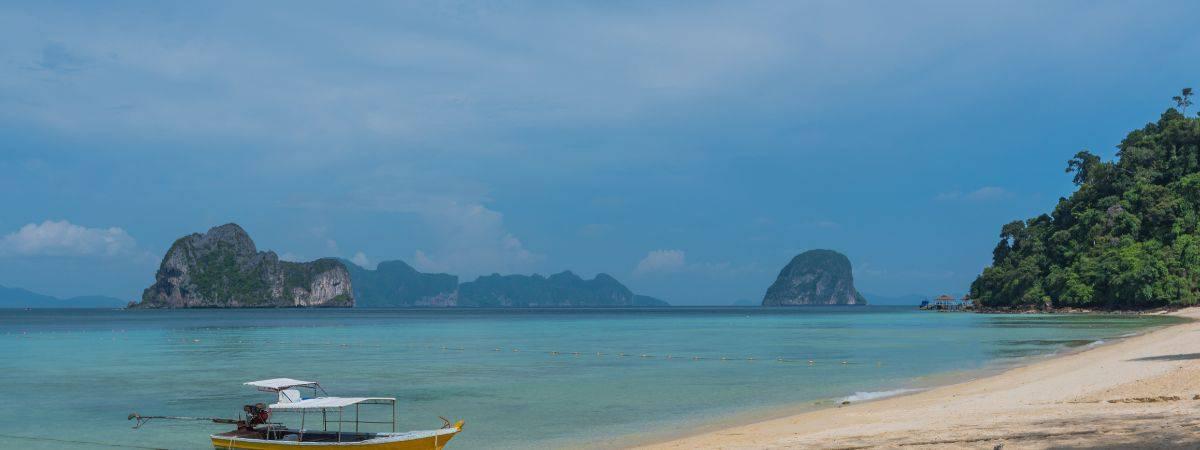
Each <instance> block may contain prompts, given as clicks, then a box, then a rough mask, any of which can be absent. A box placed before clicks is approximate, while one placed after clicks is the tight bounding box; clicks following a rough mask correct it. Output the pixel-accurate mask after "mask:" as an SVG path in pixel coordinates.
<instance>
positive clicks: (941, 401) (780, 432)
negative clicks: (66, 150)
mask: <svg viewBox="0 0 1200 450" xmlns="http://www.w3.org/2000/svg"><path fill="white" fill-rule="evenodd" d="M1172 314H1174V315H1178V316H1182V317H1188V318H1192V319H1200V308H1191V309H1187V310H1182V311H1178V312H1175V313H1172ZM1198 394H1200V321H1194V322H1188V323H1183V324H1179V325H1174V326H1170V327H1166V328H1163V329H1160V330H1155V331H1153V332H1150V333H1147V334H1143V335H1140V336H1135V337H1131V338H1128V339H1125V340H1122V341H1120V342H1116V343H1113V344H1110V345H1103V346H1099V347H1096V348H1093V349H1090V350H1086V351H1082V352H1078V353H1073V354H1069V355H1064V356H1061V357H1057V358H1053V359H1050V360H1046V361H1041V362H1038V363H1034V364H1031V365H1028V366H1024V367H1019V368H1016V369H1012V370H1009V371H1006V372H1003V373H1001V374H997V375H994V376H989V377H986V378H980V379H976V380H971V381H967V382H962V383H958V384H954V385H949V386H944V387H939V388H936V389H932V390H928V391H923V392H920V393H916V394H912V395H906V396H901V397H892V398H887V399H882V400H878V401H873V402H866V403H861V404H851V405H846V406H841V407H837V408H831V409H824V410H819V411H813V412H808V413H803V414H797V415H794V416H790V417H784V418H779V419H774V420H769V421H763V422H759V423H754V424H750V425H745V426H737V427H732V428H728V429H722V430H717V431H711V432H706V433H703V434H698V435H694V436H690V437H686V438H682V439H677V440H672V441H668V442H662V443H657V444H652V445H649V446H646V447H644V448H650V449H697V448H711V449H764V448H901V447H903V448H936V449H942V448H989V449H990V448H996V446H999V445H1003V448H1006V449H1010V448H1022V449H1024V448H1034V449H1037V448H1200V398H1197V397H1198Z"/></svg>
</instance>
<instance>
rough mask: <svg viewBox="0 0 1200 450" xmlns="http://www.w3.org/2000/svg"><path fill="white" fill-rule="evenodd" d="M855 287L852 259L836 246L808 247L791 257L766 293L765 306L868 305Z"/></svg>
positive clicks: (764, 297) (763, 302)
mask: <svg viewBox="0 0 1200 450" xmlns="http://www.w3.org/2000/svg"><path fill="white" fill-rule="evenodd" d="M865 304H867V299H866V298H864V297H863V296H862V294H860V293H859V292H858V290H857V289H855V288H854V273H853V272H852V271H851V268H850V259H849V258H847V257H846V255H843V254H841V253H838V252H836V251H833V250H809V251H806V252H804V253H801V254H799V255H796V257H794V258H792V260H791V262H789V263H788V264H787V265H786V266H784V268H783V270H781V271H779V276H778V277H777V278H776V279H775V283H773V284H771V287H770V288H768V289H767V293H766V295H764V296H763V301H762V305H763V306H799V305H865Z"/></svg>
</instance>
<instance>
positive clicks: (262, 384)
mask: <svg viewBox="0 0 1200 450" xmlns="http://www.w3.org/2000/svg"><path fill="white" fill-rule="evenodd" d="M243 384H245V385H247V386H254V387H256V388H259V389H264V390H269V391H279V390H283V389H287V388H290V387H296V386H312V385H315V384H317V382H316V381H300V380H296V379H292V378H272V379H270V380H258V381H247V382H245V383H243Z"/></svg>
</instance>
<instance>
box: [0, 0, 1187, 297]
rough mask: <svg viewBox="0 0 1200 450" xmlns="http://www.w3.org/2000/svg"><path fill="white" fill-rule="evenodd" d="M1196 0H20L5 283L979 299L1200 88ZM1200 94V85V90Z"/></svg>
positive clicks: (7, 168)
mask: <svg viewBox="0 0 1200 450" xmlns="http://www.w3.org/2000/svg"><path fill="white" fill-rule="evenodd" d="M1197 13H1200V4H1197V3H1194V2H1166V1H1164V2H1155V3H1152V4H1136V3H1132V2H1105V1H1086V2H1071V1H1062V2H1033V1H1029V2H918V1H914V2H866V1H859V2H802V1H781V2H774V1H758V2H750V3H746V2H608V1H605V2H522V1H511V2H420V3H418V2H411V3H410V2H379V3H373V2H355V3H353V4H348V5H343V4H336V3H328V2H326V3H305V2H291V1H289V2H227V3H224V2H203V3H201V2H112V3H107V2H106V3H104V4H100V3H96V2H81V3H57V2H56V3H51V2H23V1H9V2H3V3H2V4H0V202H2V204H3V211H4V213H3V214H0V285H5V286H17V287H23V288H27V289H30V290H34V291H37V292H41V293H46V294H50V295H57V296H72V295H85V294H102V295H111V296H116V297H119V298H123V299H134V298H138V297H140V294H141V290H142V289H144V288H145V287H147V286H149V285H150V284H151V283H152V282H153V279H154V271H155V269H156V268H157V265H158V263H159V261H160V259H161V257H162V254H163V253H164V252H165V251H166V249H167V248H168V247H169V246H170V245H171V243H172V242H173V241H174V240H175V239H177V238H179V237H181V236H183V235H186V234H189V233H194V232H203V231H205V230H207V229H208V228H210V227H213V226H217V225H221V224H224V223H228V222H236V223H238V224H240V225H242V226H243V227H244V228H245V229H246V230H247V231H248V232H249V233H250V234H251V236H252V237H253V238H254V240H255V242H256V243H257V244H258V247H259V248H260V249H263V250H265V249H270V250H274V251H275V252H277V253H279V254H280V255H281V257H283V258H284V259H289V260H296V261H304V260H311V259H315V258H319V257H325V256H336V257H342V258H348V259H353V260H354V261H356V262H359V263H361V264H363V265H366V266H368V267H373V266H374V264H377V263H378V262H379V261H385V260H392V259H401V260H404V261H406V262H408V263H410V264H412V265H414V266H415V267H417V268H418V269H420V270H423V271H433V272H449V273H454V274H457V275H459V276H460V277H461V278H462V279H464V280H470V279H473V278H474V277H476V276H479V275H486V274H491V273H502V274H509V273H541V274H550V273H556V272H559V271H562V270H568V269H569V270H572V271H574V272H576V273H579V274H581V275H584V276H588V277H590V276H592V275H595V274H596V273H601V272H603V273H608V274H610V275H613V276H615V277H616V278H618V279H619V280H621V281H622V282H623V283H625V284H626V285H628V286H629V287H630V288H631V289H633V290H634V291H635V292H638V293H642V294H647V295H653V296H656V297H659V298H663V299H665V300H667V301H670V302H671V303H673V304H680V305H726V304H730V303H733V302H735V301H745V300H751V301H757V300H760V299H761V298H762V295H763V293H764V292H765V291H766V288H767V286H769V285H770V284H771V282H772V281H773V280H774V278H775V276H776V275H777V274H778V273H779V270H780V269H781V268H782V267H783V265H785V264H786V263H787V262H788V261H789V260H790V259H791V258H792V257H793V256H794V255H796V254H797V253H799V252H802V251H804V250H808V249H814V248H828V249H834V250H838V251H841V252H843V253H845V254H846V255H847V256H848V257H849V258H850V260H851V262H852V264H853V266H854V272H855V273H854V275H855V281H856V284H857V285H858V288H859V290H861V291H863V292H864V293H866V294H867V296H868V299H869V298H870V297H871V295H878V296H902V295H909V294H919V295H934V294H938V293H942V292H949V293H962V292H965V291H966V290H967V289H968V287H969V285H970V283H971V281H972V280H974V278H975V277H976V275H978V273H979V272H980V271H981V270H982V269H983V268H984V267H985V266H986V265H987V264H988V263H989V262H990V257H991V250H992V248H993V247H994V246H995V244H996V242H997V241H998V234H999V229H1000V226H1001V225H1002V224H1004V223H1006V222H1009V221H1011V220H1014V219H1023V218H1028V217H1032V216H1035V215H1037V214H1040V213H1042V212H1049V211H1050V210H1051V209H1052V208H1053V205H1054V203H1055V202H1056V201H1057V199H1058V198H1059V197H1061V196H1065V195H1069V194H1070V192H1071V191H1072V188H1073V186H1072V184H1071V180H1070V176H1069V175H1067V174H1065V173H1064V169H1065V167H1066V160H1067V159H1069V158H1070V157H1071V156H1072V155H1073V154H1074V153H1075V152H1077V151H1079V150H1081V149H1089V150H1092V151H1093V152H1096V153H1098V154H1101V155H1104V156H1105V157H1112V156H1113V155H1114V152H1115V145H1116V144H1117V143H1119V142H1120V140H1121V138H1122V137H1123V136H1124V135H1125V134H1126V133H1127V132H1128V131H1130V130H1132V129H1134V128H1137V127H1141V126H1142V125H1144V124H1145V123H1147V122H1150V121H1153V120H1156V119H1157V117H1158V116H1159V114H1161V113H1162V112H1163V111H1164V110H1165V109H1166V108H1168V107H1169V106H1171V104H1172V103H1171V101H1170V98H1171V96H1173V95H1176V94H1177V92H1178V91H1179V89H1180V88H1182V87H1185V86H1197V81H1198V80H1197V75H1200V58H1197V57H1196V55H1200V35H1197V34H1196V33H1195V30H1194V27H1193V26H1192V25H1191V24H1189V23H1188V22H1186V20H1183V19H1181V18H1188V17H1195V16H1196V15H1197ZM1197 87H1200V86H1197Z"/></svg>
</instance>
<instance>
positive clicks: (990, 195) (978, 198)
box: [934, 186, 1013, 202]
mask: <svg viewBox="0 0 1200 450" xmlns="http://www.w3.org/2000/svg"><path fill="white" fill-rule="evenodd" d="M1012 196H1013V194H1012V192H1009V191H1008V190H1007V189H1004V188H1002V187H999V186H984V187H981V188H979V189H976V190H974V191H971V192H963V191H957V190H956V191H949V192H942V193H940V194H938V195H937V196H936V197H934V199H936V200H939V201H952V200H964V201H970V202H984V201H991V200H1000V199H1005V198H1009V197H1012Z"/></svg>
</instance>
